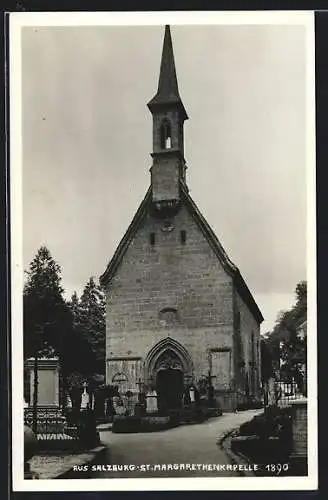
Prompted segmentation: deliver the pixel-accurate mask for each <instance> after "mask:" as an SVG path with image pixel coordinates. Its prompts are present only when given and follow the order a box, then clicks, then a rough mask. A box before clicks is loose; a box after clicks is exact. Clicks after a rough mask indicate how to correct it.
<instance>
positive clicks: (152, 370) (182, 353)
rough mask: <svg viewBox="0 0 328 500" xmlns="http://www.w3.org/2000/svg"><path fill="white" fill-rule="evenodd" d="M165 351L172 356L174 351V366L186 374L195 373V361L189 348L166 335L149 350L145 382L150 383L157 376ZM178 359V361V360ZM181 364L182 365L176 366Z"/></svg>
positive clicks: (145, 364) (145, 367) (145, 368)
mask: <svg viewBox="0 0 328 500" xmlns="http://www.w3.org/2000/svg"><path fill="white" fill-rule="evenodd" d="M165 353H167V354H168V358H169V357H170V353H172V356H171V357H172V364H173V365H172V366H171V368H173V369H174V368H177V369H180V370H182V371H183V374H184V376H189V377H191V376H192V374H193V371H194V370H193V362H192V358H191V356H190V354H189V353H188V351H187V349H186V348H185V347H184V346H183V345H182V344H180V342H178V341H177V340H175V339H173V338H171V337H166V338H164V339H162V340H160V341H159V342H158V343H157V344H155V345H154V346H153V347H152V348H151V349H150V351H149V352H148V354H147V356H146V358H145V362H144V374H145V382H146V383H147V384H149V383H150V382H151V381H152V380H154V377H155V376H156V373H157V371H159V370H160V369H161V366H159V362H160V360H161V359H163V356H164V355H165ZM177 360H178V361H177ZM174 363H176V365H178V364H180V366H175V365H174Z"/></svg>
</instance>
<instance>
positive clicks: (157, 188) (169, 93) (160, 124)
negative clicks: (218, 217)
mask: <svg viewBox="0 0 328 500" xmlns="http://www.w3.org/2000/svg"><path fill="white" fill-rule="evenodd" d="M148 108H149V110H150V112H151V113H152V115H153V152H152V153H151V156H152V157H153V165H152V167H151V183H152V194H153V201H154V202H157V203H161V202H168V201H173V202H176V201H178V200H179V198H180V181H182V182H185V171H186V165H185V159H184V138H183V124H184V121H185V120H187V119H188V116H187V113H186V110H185V108H184V105H183V103H182V100H181V97H180V94H179V88H178V80H177V75H176V70H175V62H174V54H173V46H172V38H171V32H170V27H169V26H168V25H167V26H165V34H164V42H163V51H162V59H161V67H160V75H159V82H158V90H157V93H156V95H155V96H154V97H153V99H151V101H149V103H148ZM158 206H159V205H158Z"/></svg>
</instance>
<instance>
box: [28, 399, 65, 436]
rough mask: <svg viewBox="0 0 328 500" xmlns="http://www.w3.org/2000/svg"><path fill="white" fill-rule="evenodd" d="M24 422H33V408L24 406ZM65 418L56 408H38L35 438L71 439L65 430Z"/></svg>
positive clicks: (30, 423) (30, 424) (29, 423)
mask: <svg viewBox="0 0 328 500" xmlns="http://www.w3.org/2000/svg"><path fill="white" fill-rule="evenodd" d="M24 423H25V424H27V425H29V426H31V427H32V424H33V410H32V409H31V408H24ZM65 427H66V418H65V417H64V416H63V414H62V412H61V410H59V409H57V408H54V409H53V408H40V407H39V408H38V410H37V438H38V440H53V439H59V440H71V439H74V438H73V437H72V436H68V435H67V434H66V432H65Z"/></svg>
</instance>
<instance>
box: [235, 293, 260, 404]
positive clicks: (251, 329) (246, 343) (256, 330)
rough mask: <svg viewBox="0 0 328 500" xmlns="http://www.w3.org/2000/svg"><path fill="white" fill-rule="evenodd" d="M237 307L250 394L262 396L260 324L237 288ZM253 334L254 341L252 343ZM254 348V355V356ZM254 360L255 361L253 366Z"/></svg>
mask: <svg viewBox="0 0 328 500" xmlns="http://www.w3.org/2000/svg"><path fill="white" fill-rule="evenodd" d="M234 297H235V301H236V304H235V307H236V311H238V312H239V313H240V336H241V344H242V357H243V361H244V363H245V372H246V373H248V377H249V381H250V395H254V396H256V397H260V395H261V394H260V385H261V363H260V359H261V350H260V325H259V324H258V323H257V321H256V320H255V318H254V316H253V315H252V313H251V312H250V310H249V308H248V307H247V305H246V304H245V302H244V300H243V299H242V298H241V297H240V295H239V293H238V292H237V291H236V290H235V294H234ZM252 335H253V336H254V341H253V344H252ZM252 349H253V357H252ZM252 362H254V363H255V365H254V366H252V364H251V363H252ZM252 370H254V383H253V387H252V383H251V380H252Z"/></svg>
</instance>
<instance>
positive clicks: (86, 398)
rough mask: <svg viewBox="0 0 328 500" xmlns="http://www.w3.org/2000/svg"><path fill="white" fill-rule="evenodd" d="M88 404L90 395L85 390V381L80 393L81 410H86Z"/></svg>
mask: <svg viewBox="0 0 328 500" xmlns="http://www.w3.org/2000/svg"><path fill="white" fill-rule="evenodd" d="M89 405H90V396H89V394H88V392H87V383H86V382H85V383H84V384H83V392H82V395H81V410H86V409H87V408H89Z"/></svg>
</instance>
